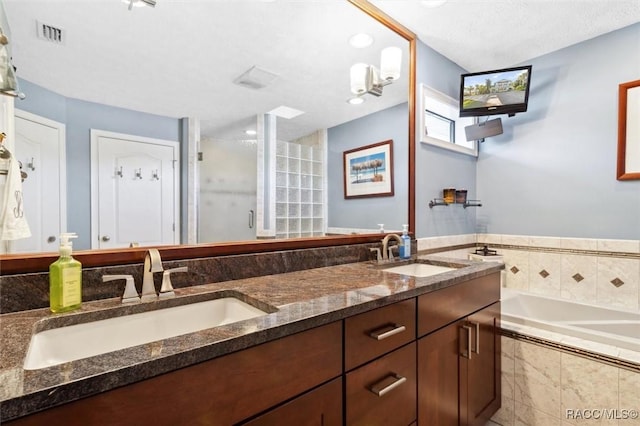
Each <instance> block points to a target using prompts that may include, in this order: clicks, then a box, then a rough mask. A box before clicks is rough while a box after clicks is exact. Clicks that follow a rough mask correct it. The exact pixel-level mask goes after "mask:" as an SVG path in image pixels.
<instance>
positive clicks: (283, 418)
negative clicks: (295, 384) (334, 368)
mask: <svg viewBox="0 0 640 426" xmlns="http://www.w3.org/2000/svg"><path fill="white" fill-rule="evenodd" d="M282 425H297V426H341V425H342V379H341V378H338V379H335V380H332V381H331V382H329V383H327V384H325V385H322V386H320V387H319V388H317V389H315V390H312V391H310V392H308V393H306V394H304V395H302V396H299V397H297V398H296V399H294V400H293V401H290V402H288V403H286V404H284V405H282V406H280V407H278V408H274V409H273V410H271V411H269V412H267V413H265V414H263V415H261V416H258V417H256V418H255V419H253V420H250V421H248V422H246V423H243V426H282Z"/></svg>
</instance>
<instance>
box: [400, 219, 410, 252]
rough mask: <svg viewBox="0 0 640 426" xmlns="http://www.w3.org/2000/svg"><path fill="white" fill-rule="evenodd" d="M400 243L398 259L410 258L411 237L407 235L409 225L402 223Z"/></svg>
mask: <svg viewBox="0 0 640 426" xmlns="http://www.w3.org/2000/svg"><path fill="white" fill-rule="evenodd" d="M400 239H402V244H401V245H400V259H410V258H411V237H410V236H409V225H402V236H401V237H400Z"/></svg>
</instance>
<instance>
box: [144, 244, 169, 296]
mask: <svg viewBox="0 0 640 426" xmlns="http://www.w3.org/2000/svg"><path fill="white" fill-rule="evenodd" d="M163 270H164V269H163V268H162V259H160V252H159V251H158V249H149V250H148V251H147V254H146V255H145V257H144V270H143V274H142V295H141V300H142V301H143V302H151V301H154V300H157V299H158V294H157V293H156V286H155V284H154V283H153V273H154V272H162V271H163Z"/></svg>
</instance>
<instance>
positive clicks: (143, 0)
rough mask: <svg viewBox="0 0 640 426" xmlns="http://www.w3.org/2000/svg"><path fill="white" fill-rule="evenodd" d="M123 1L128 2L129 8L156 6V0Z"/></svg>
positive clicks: (123, 1)
mask: <svg viewBox="0 0 640 426" xmlns="http://www.w3.org/2000/svg"><path fill="white" fill-rule="evenodd" d="M122 3H126V4H128V5H129V10H131V9H133V8H134V7H142V6H151V7H156V0H122Z"/></svg>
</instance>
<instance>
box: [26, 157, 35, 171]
mask: <svg viewBox="0 0 640 426" xmlns="http://www.w3.org/2000/svg"><path fill="white" fill-rule="evenodd" d="M27 168H28V169H31V171H32V172H35V171H36V166H35V165H34V164H33V157H31V161H30V162H29V163H27Z"/></svg>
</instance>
